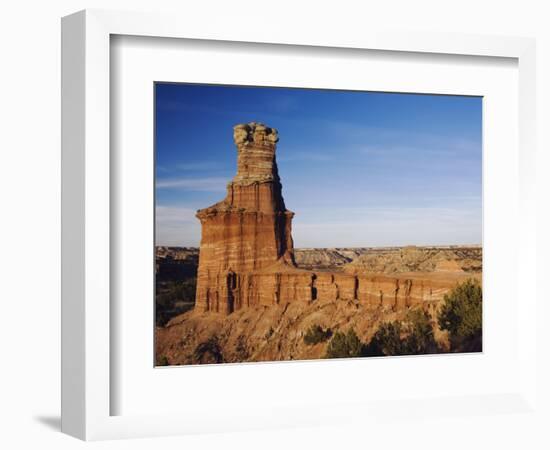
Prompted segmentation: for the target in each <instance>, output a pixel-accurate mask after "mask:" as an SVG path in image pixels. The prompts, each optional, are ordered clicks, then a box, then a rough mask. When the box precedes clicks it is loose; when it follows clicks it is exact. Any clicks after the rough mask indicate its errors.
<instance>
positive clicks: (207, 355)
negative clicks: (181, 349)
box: [193, 337, 223, 364]
mask: <svg viewBox="0 0 550 450" xmlns="http://www.w3.org/2000/svg"><path fill="white" fill-rule="evenodd" d="M193 356H194V359H195V360H196V362H198V363H199V364H212V363H215V364H218V363H222V362H223V354H222V350H221V347H220V344H219V343H218V340H217V339H216V338H215V337H211V338H210V339H208V340H207V341H205V342H201V343H200V344H199V345H197V347H196V348H195V352H194V354H193Z"/></svg>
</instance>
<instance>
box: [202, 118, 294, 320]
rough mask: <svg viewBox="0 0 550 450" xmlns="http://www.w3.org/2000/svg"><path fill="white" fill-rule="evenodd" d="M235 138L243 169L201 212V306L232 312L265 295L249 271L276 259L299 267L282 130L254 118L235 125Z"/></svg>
mask: <svg viewBox="0 0 550 450" xmlns="http://www.w3.org/2000/svg"><path fill="white" fill-rule="evenodd" d="M233 138H234V141H235V145H236V146H237V174H236V175H235V177H234V178H233V180H232V181H231V182H230V183H229V184H228V185H227V195H226V197H225V199H224V200H222V201H221V202H219V203H216V204H215V205H212V206H210V207H208V208H205V209H201V210H199V211H198V212H197V217H198V219H199V220H200V222H201V225H202V238H201V246H200V257H199V268H198V279H197V297H196V308H197V309H198V310H200V311H216V312H224V313H230V312H232V311H233V310H234V309H235V308H238V307H242V306H243V305H249V304H250V303H251V302H252V303H255V302H257V301H259V300H258V299H259V297H260V295H259V293H257V292H255V291H254V286H255V283H252V284H251V285H250V286H246V287H245V286H242V285H241V284H242V282H243V281H244V279H243V275H245V274H251V273H252V272H256V271H259V270H262V269H266V268H269V267H271V266H274V265H277V267H279V269H280V270H279V271H286V270H289V269H290V270H292V269H295V264H294V256H293V244H292V233H291V228H292V225H291V222H292V217H293V215H294V213H292V212H291V211H288V210H287V209H286V207H285V203H284V200H283V196H282V186H281V182H280V179H279V174H278V171H277V161H276V158H275V150H276V146H277V141H278V135H277V130H275V129H274V128H270V127H267V126H265V125H263V124H259V123H254V122H252V123H249V124H241V125H237V126H235V128H234V132H233ZM296 270H298V269H296ZM242 291H246V294H243V292H242ZM243 295H246V298H245V299H243V298H242V297H243Z"/></svg>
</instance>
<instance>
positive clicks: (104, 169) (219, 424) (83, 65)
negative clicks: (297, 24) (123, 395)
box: [62, 10, 537, 440]
mask: <svg viewBox="0 0 550 450" xmlns="http://www.w3.org/2000/svg"><path fill="white" fill-rule="evenodd" d="M113 35H119V36H120V35H122V36H143V37H162V38H176V39H192V40H207V41H208V40H210V41H223V42H239V43H255V45H257V44H284V45H289V46H290V45H298V46H302V47H304V48H306V49H307V48H308V47H311V48H313V47H315V48H319V47H323V48H330V49H332V51H338V49H342V50H345V49H365V50H376V51H385V52H390V51H391V52H409V53H413V54H447V55H465V56H480V57H501V58H512V59H515V60H517V62H518V74H519V75H518V76H519V103H518V111H519V123H518V130H519V156H520V159H519V161H518V168H519V184H518V192H517V197H518V199H519V206H518V208H519V209H518V212H519V219H518V230H517V236H514V239H517V255H516V258H517V262H518V264H517V267H518V273H517V276H518V280H520V281H521V283H522V286H526V288H525V290H524V293H525V294H526V298H525V301H522V302H521V305H520V308H519V311H518V323H517V327H518V339H519V340H520V342H521V345H520V346H519V347H520V349H521V351H520V352H519V360H520V361H521V367H520V368H519V378H518V380H517V381H518V382H517V386H516V389H515V390H514V391H507V392H502V393H501V394H491V395H486V396H483V395H482V394H478V395H470V396H465V397H463V398H456V397H455V398H453V397H449V398H431V399H417V400H410V399H409V400H407V402H405V401H404V400H405V399H402V400H403V401H404V403H403V404H405V403H406V406H405V408H406V411H408V413H409V414H419V412H421V411H424V410H426V409H429V408H430V407H433V406H435V407H437V408H439V410H440V412H441V414H442V415H456V414H459V415H466V416H467V415H470V414H479V413H480V412H481V413H483V414H493V413H498V412H500V411H502V410H503V409H506V410H512V411H515V412H518V413H523V412H527V411H533V410H535V408H536V402H535V400H536V397H537V391H536V382H535V381H536V370H537V369H536V352H535V350H534V349H535V348H536V328H535V327H534V326H533V324H534V323H536V305H535V302H536V293H535V286H536V280H535V278H534V277H535V272H536V271H535V270H534V267H535V256H536V241H535V220H536V215H535V206H534V201H535V200H534V199H535V195H534V191H533V190H534V188H535V185H534V174H535V165H536V160H535V145H536V143H535V138H534V136H535V132H534V131H535V130H534V127H535V123H536V121H535V119H536V117H535V114H536V110H535V98H536V91H535V89H536V88H535V81H534V79H535V42H534V40H532V39H527V38H511V37H488V36H471V35H457V34H444V33H441V34H439V33H426V34H419V33H400V32H396V31H391V32H390V31H384V30H369V31H362V30H360V31H357V30H356V31H353V30H350V31H349V33H339V34H338V36H335V35H327V34H326V33H325V32H324V31H323V30H318V29H316V28H315V27H314V26H313V25H312V26H311V27H310V28H308V32H307V33H304V32H303V30H302V31H300V30H281V29H280V28H279V27H277V26H276V24H274V25H273V26H270V25H269V24H266V23H263V24H256V25H255V24H251V26H249V27H234V26H232V24H227V26H225V27H218V26H217V27H216V29H215V30H213V29H209V28H208V27H205V26H204V24H203V23H200V22H197V21H193V20H191V19H190V18H187V17H177V16H172V15H166V14H143V13H127V12H112V11H98V10H92V11H90V10H87V11H82V12H79V13H76V14H73V15H70V16H67V17H65V18H64V19H63V21H62V54H63V61H62V107H63V112H62V125H63V131H62V146H63V151H62V172H63V180H62V210H63V213H62V214H63V216H62V227H63V229H62V430H63V431H64V432H65V433H67V434H70V435H73V436H76V437H78V438H81V439H85V440H97V439H111V438H130V437H146V436H162V435H173V434H184V433H197V432H208V431H232V430H248V429H260V428H265V427H281V426H287V425H288V426H297V425H310V424H323V423H329V422H334V421H348V420H362V419H369V418H372V417H374V416H375V415H376V414H382V415H384V416H385V417H387V418H389V419H390V420H393V419H394V415H393V413H392V412H391V410H392V405H393V404H394V403H393V404H392V403H391V402H387V403H384V402H383V401H382V402H380V401H377V402H376V403H373V404H365V403H356V402H346V401H343V402H342V403H341V404H332V405H331V408H330V409H327V408H322V407H321V408H320V407H319V405H313V404H305V405H303V407H301V408H296V407H295V406H288V407H285V406H284V404H283V405H279V406H277V410H276V411H275V412H273V411H271V412H270V411H269V410H267V409H264V410H261V411H260V410H258V411H253V412H251V411H239V410H238V408H237V410H235V409H232V410H231V411H230V414H233V416H232V417H231V420H228V419H227V414H228V411H227V410H226V409H225V408H223V407H221V408H219V410H218V411H217V412H216V411H214V412H212V413H211V414H209V415H208V417H207V416H206V415H205V414H195V415H189V414H186V415H181V414H177V413H174V414H151V415H147V414H139V415H138V414H136V415H116V416H115V415H112V414H111V411H112V405H111V398H112V391H113V389H115V388H116V386H114V385H113V383H112V380H111V372H110V366H111V363H112V361H111V359H110V357H111V356H110V355H111V340H110V336H111V335H112V334H113V327H115V326H116V324H114V323H112V321H111V319H110V316H111V311H110V296H111V282H112V280H111V279H110V276H111V275H110V274H111V272H110V258H111V245H112V241H111V233H110V229H111V211H110V205H111V192H110V183H112V181H113V177H116V176H117V174H116V173H112V171H111V162H110V145H111V134H110V105H111V101H112V99H111V92H110V63H111V60H110V58H111V54H110V40H111V36H113ZM518 282H519V281H518ZM144 332H146V331H144ZM397 364H399V361H397ZM263 367H264V369H262V370H264V371H269V370H274V369H273V366H272V367H271V368H270V366H269V365H268V366H265V365H264V366H263ZM348 370H350V371H353V370H354V366H352V365H348ZM182 376H184V375H183V374H182ZM257 401H258V402H260V401H261V400H260V399H258V400H257ZM393 401H394V402H395V400H393ZM430 402H431V403H430ZM430 405H431V406H430ZM402 414H403V412H401V415H402ZM398 415H399V414H398ZM243 418H244V419H246V420H239V419H243ZM353 418H355V419H353Z"/></svg>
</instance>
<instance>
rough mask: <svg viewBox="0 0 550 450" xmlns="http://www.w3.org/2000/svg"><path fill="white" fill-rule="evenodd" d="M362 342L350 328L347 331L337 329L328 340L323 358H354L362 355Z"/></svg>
mask: <svg viewBox="0 0 550 450" xmlns="http://www.w3.org/2000/svg"><path fill="white" fill-rule="evenodd" d="M362 353H363V343H362V342H361V341H360V339H359V337H358V336H357V334H356V333H355V330H354V329H353V328H350V329H349V330H348V332H347V333H342V332H339V331H337V332H336V333H335V334H334V336H333V337H332V339H331V340H330V342H329V344H328V347H327V351H326V354H325V358H355V357H358V356H362Z"/></svg>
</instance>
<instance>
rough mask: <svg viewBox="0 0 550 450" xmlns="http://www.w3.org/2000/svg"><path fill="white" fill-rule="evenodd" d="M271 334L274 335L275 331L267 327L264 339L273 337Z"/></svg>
mask: <svg viewBox="0 0 550 450" xmlns="http://www.w3.org/2000/svg"><path fill="white" fill-rule="evenodd" d="M273 333H275V330H274V329H273V327H269V330H267V332H266V333H265V338H266V339H269V338H270V337H271V336H273Z"/></svg>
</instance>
